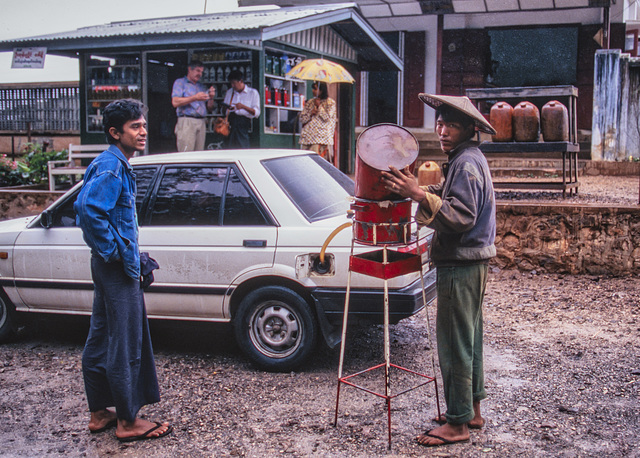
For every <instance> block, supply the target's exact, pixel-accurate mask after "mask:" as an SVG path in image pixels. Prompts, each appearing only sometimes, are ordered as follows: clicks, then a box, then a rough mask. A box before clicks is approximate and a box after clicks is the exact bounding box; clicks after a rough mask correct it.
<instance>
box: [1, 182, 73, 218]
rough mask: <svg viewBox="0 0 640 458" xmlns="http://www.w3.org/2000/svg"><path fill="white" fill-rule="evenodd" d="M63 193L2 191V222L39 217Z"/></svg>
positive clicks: (28, 190)
mask: <svg viewBox="0 0 640 458" xmlns="http://www.w3.org/2000/svg"><path fill="white" fill-rule="evenodd" d="M62 194H63V192H62V191H57V192H50V191H41V190H32V189H22V188H3V189H0V220H5V219H11V218H19V217H22V216H32V215H37V214H38V213H40V212H42V210H44V209H45V208H47V207H48V206H49V205H51V204H52V203H53V202H55V200H56V199H58V197H60V196H61V195H62Z"/></svg>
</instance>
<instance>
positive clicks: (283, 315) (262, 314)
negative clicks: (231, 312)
mask: <svg viewBox="0 0 640 458" xmlns="http://www.w3.org/2000/svg"><path fill="white" fill-rule="evenodd" d="M234 323H235V333H236V339H237V341H238V344H239V345H240V347H241V348H242V350H243V351H244V352H245V353H246V354H247V356H249V358H250V359H251V360H252V361H253V362H254V363H255V364H256V365H257V366H258V367H260V368H261V369H264V370H268V371H282V372H285V371H289V370H291V369H293V368H295V367H296V366H299V365H300V364H302V362H304V360H305V359H306V358H307V357H308V356H309V354H310V353H311V351H312V350H313V348H314V346H315V343H316V335H317V325H316V320H315V317H314V315H313V311H312V310H311V308H310V307H309V304H307V302H306V301H305V300H304V299H303V298H302V297H301V296H300V295H299V294H297V293H296V292H294V291H292V290H290V289H288V288H284V287H282V286H265V287H262V288H258V289H256V290H255V291H252V292H251V293H249V294H247V295H246V296H245V297H244V299H242V301H241V302H240V305H239V306H238V310H237V312H236V318H235V320H234Z"/></svg>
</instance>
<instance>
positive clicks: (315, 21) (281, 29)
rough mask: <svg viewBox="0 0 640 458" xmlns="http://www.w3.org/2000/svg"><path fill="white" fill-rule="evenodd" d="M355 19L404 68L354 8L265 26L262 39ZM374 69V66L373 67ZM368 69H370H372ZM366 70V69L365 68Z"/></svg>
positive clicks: (365, 32) (396, 63)
mask: <svg viewBox="0 0 640 458" xmlns="http://www.w3.org/2000/svg"><path fill="white" fill-rule="evenodd" d="M349 20H351V21H353V22H354V23H355V24H356V25H357V26H358V27H359V28H360V29H361V30H362V31H363V32H364V34H365V35H366V36H367V37H368V39H369V40H370V41H371V44H373V45H375V46H376V47H377V48H378V49H379V50H380V52H381V53H382V54H383V55H384V57H386V58H387V59H388V60H389V61H391V63H392V64H393V66H395V67H396V68H397V69H398V70H399V71H402V70H403V69H404V63H403V62H402V59H401V58H400V57H399V56H398V55H397V54H396V53H395V52H393V50H392V49H391V48H390V47H389V45H387V43H386V42H385V41H384V40H382V38H381V37H380V36H379V35H378V33H377V32H376V31H375V30H374V29H373V27H371V25H369V23H368V22H367V21H366V20H364V19H363V18H362V16H360V15H359V14H358V13H357V12H356V11H355V10H354V9H353V8H348V9H342V10H336V11H329V12H327V13H322V14H316V15H314V16H311V17H307V18H303V19H296V20H295V21H289V22H285V23H283V24H278V25H275V26H270V27H265V28H264V29H263V30H262V39H263V40H264V41H267V40H272V39H276V38H278V37H281V36H283V35H288V34H290V33H295V32H299V31H301V30H306V29H311V28H315V27H321V26H324V25H332V24H337V23H339V22H344V21H349ZM341 36H342V37H343V38H344V39H345V40H347V42H349V43H350V44H352V45H353V44H354V43H353V39H352V37H351V36H350V35H349V34H341ZM371 69H373V68H371ZM371 69H368V70H371ZM363 70H366V69H363Z"/></svg>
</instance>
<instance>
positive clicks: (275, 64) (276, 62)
mask: <svg viewBox="0 0 640 458" xmlns="http://www.w3.org/2000/svg"><path fill="white" fill-rule="evenodd" d="M273 74H274V75H276V76H277V75H280V59H278V58H277V57H274V58H273Z"/></svg>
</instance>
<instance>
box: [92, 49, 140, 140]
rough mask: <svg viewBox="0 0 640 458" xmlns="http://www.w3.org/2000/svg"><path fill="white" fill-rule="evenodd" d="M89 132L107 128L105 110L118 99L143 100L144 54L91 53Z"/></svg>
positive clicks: (101, 130)
mask: <svg viewBox="0 0 640 458" xmlns="http://www.w3.org/2000/svg"><path fill="white" fill-rule="evenodd" d="M86 82H87V110H86V113H87V124H86V130H87V132H95V133H98V132H100V133H101V132H103V127H102V112H103V111H104V108H105V107H106V106H107V105H108V104H109V103H111V102H113V101H114V100H117V99H123V98H130V99H137V100H142V91H141V89H140V88H141V69H140V57H139V55H137V54H135V55H134V54H132V55H119V56H117V57H112V58H111V57H96V56H91V58H90V59H89V60H88V61H87V65H86Z"/></svg>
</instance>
